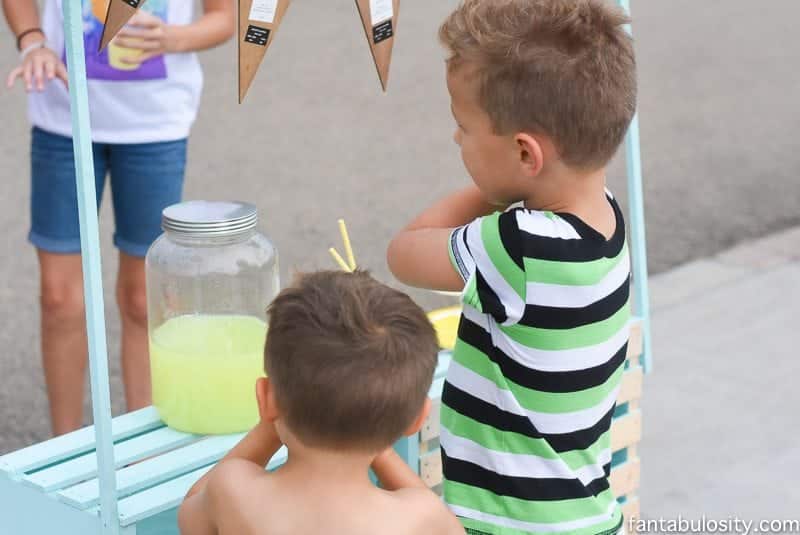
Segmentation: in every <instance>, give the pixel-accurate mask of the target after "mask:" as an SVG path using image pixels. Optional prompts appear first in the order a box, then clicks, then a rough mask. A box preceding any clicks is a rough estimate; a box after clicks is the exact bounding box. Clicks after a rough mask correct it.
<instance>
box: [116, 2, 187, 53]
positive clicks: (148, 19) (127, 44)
mask: <svg viewBox="0 0 800 535" xmlns="http://www.w3.org/2000/svg"><path fill="white" fill-rule="evenodd" d="M176 41H177V39H176V38H175V32H174V27H173V26H170V25H168V24H166V23H165V22H164V21H163V20H161V19H160V18H158V17H156V16H155V15H151V14H150V13H147V12H145V11H139V12H137V13H136V14H135V15H134V16H133V17H131V19H130V21H128V24H127V25H126V26H125V27H124V28H122V29H121V30H120V32H119V33H118V34H117V36H116V37H115V38H114V44H116V45H117V46H119V47H123V48H128V49H131V50H133V51H136V52H137V54H136V55H135V56H131V57H125V56H123V57H122V58H120V60H121V61H122V62H124V63H133V64H141V63H143V62H145V61H147V60H148V59H150V58H153V57H155V56H160V55H162V54H167V53H170V52H178V51H179V50H178V47H177V42H176Z"/></svg>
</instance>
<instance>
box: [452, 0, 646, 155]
mask: <svg viewBox="0 0 800 535" xmlns="http://www.w3.org/2000/svg"><path fill="white" fill-rule="evenodd" d="M628 22H629V21H628V18H627V16H626V15H625V13H624V12H623V11H622V10H621V9H620V8H617V7H612V6H610V5H608V4H607V3H605V2H603V1H602V0H463V1H462V3H461V4H460V6H459V7H458V8H457V9H456V10H455V12H453V13H452V14H451V15H450V16H449V17H448V19H447V20H446V21H445V23H444V24H443V25H442V27H441V29H440V31H439V36H440V39H441V41H442V43H443V44H444V45H445V47H446V48H447V49H449V51H450V53H451V56H450V58H449V60H448V63H449V66H450V69H451V72H452V71H455V70H458V69H460V67H461V66H464V65H466V66H468V67H469V68H470V69H472V71H474V74H475V75H476V76H477V82H478V88H477V89H478V99H479V102H480V105H481V107H482V108H483V109H484V111H486V112H487V113H488V115H489V117H490V119H491V120H492V124H493V127H494V130H495V133H497V134H500V135H507V134H512V133H516V132H530V133H538V134H542V135H545V136H547V137H549V138H550V139H551V140H552V141H553V142H554V143H555V145H556V148H557V149H558V151H559V154H560V156H561V158H562V159H563V160H564V162H565V163H567V164H568V165H571V166H573V167H577V168H600V167H602V166H604V165H606V164H607V163H608V162H609V160H611V158H612V157H613V156H614V154H615V153H616V151H617V149H618V148H619V146H620V144H621V143H622V141H623V139H624V137H625V134H626V132H627V130H628V126H629V125H630V122H631V120H632V118H633V116H634V114H635V111H636V60H635V56H634V51H633V42H632V40H631V38H630V36H629V35H628V33H627V32H626V30H625V24H627V23H628Z"/></svg>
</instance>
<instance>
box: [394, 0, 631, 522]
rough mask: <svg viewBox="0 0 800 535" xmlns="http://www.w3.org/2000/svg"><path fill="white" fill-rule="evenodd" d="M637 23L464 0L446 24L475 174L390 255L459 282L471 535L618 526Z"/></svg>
mask: <svg viewBox="0 0 800 535" xmlns="http://www.w3.org/2000/svg"><path fill="white" fill-rule="evenodd" d="M627 22H628V20H627V18H626V16H625V14H624V13H623V12H622V11H621V10H620V9H618V8H615V7H612V6H610V5H609V4H608V3H607V2H603V1H601V0H464V1H463V2H462V3H461V5H460V6H459V7H458V8H457V9H456V11H455V12H454V13H453V14H452V15H450V17H449V18H448V19H447V21H446V22H445V23H444V25H443V26H442V28H441V31H440V37H441V40H442V42H443V43H444V45H445V46H446V47H447V49H448V50H449V51H450V58H449V60H448V62H447V66H448V68H447V86H448V89H449V92H450V96H451V103H452V113H453V115H454V117H455V120H456V123H457V125H458V127H457V130H456V134H455V141H456V143H457V144H458V145H459V146H460V147H461V154H462V158H463V160H464V163H465V165H466V168H467V170H468V172H469V174H470V175H471V177H472V180H473V182H474V185H472V186H470V187H467V188H464V189H463V190H461V191H458V192H457V193H454V194H452V195H450V196H449V197H447V198H445V199H444V200H442V201H440V202H438V203H436V204H434V205H433V206H432V207H431V208H429V209H428V210H426V211H425V212H423V213H422V214H421V215H420V216H418V217H417V218H416V219H415V220H414V221H413V222H412V223H411V224H410V225H409V226H408V227H406V228H405V229H404V230H402V231H401V232H400V233H399V234H398V235H397V236H396V237H395V238H394V239H393V241H392V243H391V245H390V247H389V251H388V260H389V265H390V267H391V269H392V271H393V272H394V274H395V275H396V276H397V278H398V279H400V280H401V281H403V282H405V283H407V284H410V285H413V286H418V287H424V288H432V289H440V290H462V289H463V297H462V299H463V305H464V306H463V314H462V317H461V322H460V325H459V330H458V341H457V344H456V347H455V349H454V356H453V357H454V358H453V364H452V366H451V368H450V370H449V372H448V376H447V380H446V383H445V390H444V394H443V398H442V405H443V406H442V413H441V423H442V434H441V445H442V458H443V467H444V476H445V483H444V493H445V500H446V502H447V503H448V505H449V507H450V509H451V510H452V511H453V512H454V513H455V514H456V515H457V516H458V517H459V518H460V520H461V522H462V524H463V525H464V526H465V527H466V528H467V532H468V533H479V534H492V535H516V534H522V533H549V534H554V533H555V534H558V533H569V534H574V535H583V534H586V535H596V534H612V533H617V532H618V531H620V530H621V528H622V524H623V519H622V514H621V510H620V506H619V505H618V503H617V501H616V499H615V497H614V496H613V493H612V492H611V489H610V488H609V481H608V476H609V472H610V463H611V449H610V437H609V435H610V432H609V430H610V427H611V418H612V415H613V413H614V407H615V403H616V398H617V394H618V391H619V385H620V379H621V376H622V372H623V369H624V363H625V358H626V349H627V343H628V337H629V327H628V321H629V316H630V308H629V280H630V265H629V258H628V251H627V246H626V239H625V225H624V220H623V216H622V212H621V211H620V208H619V206H618V205H617V202H616V201H615V200H614V198H613V197H612V196H611V194H610V193H609V192H608V191H607V189H606V166H607V164H608V163H609V161H610V160H611V159H612V157H613V156H614V154H615V152H616V151H617V149H618V147H619V146H620V145H621V143H622V141H623V139H624V136H625V133H626V131H627V129H628V126H629V124H630V121H631V119H632V118H633V116H634V113H635V108H636V62H635V58H634V51H633V45H632V41H631V39H630V37H629V35H628V34H627V33H626V30H625V24H626V23H627ZM518 203H520V204H521V206H516V207H511V205H517V204H518ZM465 285H466V286H465Z"/></svg>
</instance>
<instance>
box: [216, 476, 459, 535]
mask: <svg viewBox="0 0 800 535" xmlns="http://www.w3.org/2000/svg"><path fill="white" fill-rule="evenodd" d="M219 468H220V469H219V470H218V471H217V472H216V473H215V474H214V479H213V482H211V483H210V485H209V488H213V489H214V491H213V492H212V494H211V497H210V499H211V500H212V501H213V502H214V503H213V504H210V505H211V507H213V508H214V514H215V517H216V519H217V522H218V524H217V525H218V526H219V531H218V533H219V535H227V534H235V535H298V534H316V533H320V534H322V533H326V534H338V533H341V534H347V535H360V534H364V535H373V534H375V533H382V534H387V535H418V534H420V533H426V534H443V535H444V534H447V535H449V534H463V533H464V531H463V528H461V526H460V524H459V523H458V522H457V521H456V520H455V518H454V517H453V516H452V514H450V513H449V512H448V511H447V509H446V507H445V506H444V504H443V503H442V502H441V501H440V500H439V499H438V498H437V497H436V496H435V495H434V494H433V493H431V492H430V491H428V490H425V489H417V488H410V489H401V490H398V491H394V492H390V491H387V490H383V489H379V488H377V487H375V486H374V485H373V484H372V483H371V482H370V481H369V480H368V479H366V478H365V479H364V481H362V482H361V483H360V484H353V483H347V484H343V485H339V484H337V478H336V476H335V475H332V474H331V475H327V476H326V475H325V474H319V477H317V478H313V480H311V481H309V480H307V479H305V478H303V479H300V478H298V477H295V476H296V475H297V474H296V473H282V472H283V470H282V469H278V470H277V471H275V472H273V473H269V472H264V471H263V470H262V469H260V468H259V467H258V466H256V465H254V464H252V463H247V462H244V461H227V462H226V463H225V464H224V466H220V467H219ZM286 472H289V471H286ZM217 504H219V505H222V507H215V506H216V505H217ZM232 504H235V507H233V506H232Z"/></svg>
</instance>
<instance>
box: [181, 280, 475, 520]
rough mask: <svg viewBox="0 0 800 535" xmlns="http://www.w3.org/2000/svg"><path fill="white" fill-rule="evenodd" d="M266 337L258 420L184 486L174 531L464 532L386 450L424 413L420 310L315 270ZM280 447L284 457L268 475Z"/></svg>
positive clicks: (432, 359)
mask: <svg viewBox="0 0 800 535" xmlns="http://www.w3.org/2000/svg"><path fill="white" fill-rule="evenodd" d="M268 332H269V334H268V336H267V343H266V348H265V351H264V353H265V359H264V360H265V369H266V372H267V374H268V378H265V379H260V380H259V381H258V383H257V386H256V394H257V398H258V406H259V410H260V414H261V422H260V423H259V424H258V425H257V426H256V427H255V428H254V429H253V430H252V431H251V432H250V433H249V434H248V435H247V436H246V437H245V438H244V439H243V440H242V442H241V443H239V445H237V446H236V447H235V448H234V449H233V450H232V451H231V452H230V453H229V454H228V456H227V457H226V458H225V459H223V460H222V461H221V462H220V464H219V465H217V466H216V467H215V468H214V469H212V470H211V472H210V473H209V474H208V475H207V476H205V477H204V478H203V479H201V480H200V481H198V483H197V484H196V485H195V486H194V487H193V488H192V489H191V490H190V491H189V493H188V494H187V496H186V499H185V501H184V503H183V505H182V506H181V508H180V511H179V522H180V528H181V533H183V534H184V535H201V534H202V535H206V534H220V535H224V534H233V535H311V534H316V533H320V534H321V533H325V534H347V535H374V534H375V533H381V534H390V535H394V534H397V535H419V534H426V535H428V534H430V535H456V534H463V533H464V530H463V528H462V527H461V526H460V525H459V522H458V521H457V520H456V518H455V517H454V516H453V515H452V514H451V513H450V512H449V511H448V510H447V508H446V507H445V505H444V504H443V503H442V502H441V500H440V499H439V498H438V497H437V496H436V495H435V494H434V493H433V492H431V491H430V490H428V489H427V488H426V487H425V484H424V483H423V482H422V480H421V479H420V478H419V477H418V476H417V475H416V474H415V473H414V472H412V471H411V469H410V468H408V466H406V465H405V464H404V462H403V461H402V459H400V457H399V456H398V455H397V454H396V453H394V450H392V448H391V446H392V444H393V443H394V442H395V441H396V440H397V439H399V438H400V437H401V436H402V435H403V434H406V435H411V434H414V433H416V432H417V431H419V429H420V428H421V426H422V424H423V422H424V420H425V418H426V417H427V415H428V412H429V410H430V400H429V399H428V397H427V396H428V390H429V389H430V386H431V382H432V380H433V373H434V369H435V367H436V361H437V355H438V345H437V341H436V335H435V333H434V330H433V327H432V326H431V324H430V323H429V322H428V319H427V317H426V316H425V313H424V312H423V311H422V310H421V309H420V308H419V307H418V306H417V305H416V304H414V302H413V301H412V300H411V299H410V298H409V297H408V296H407V295H405V294H403V293H401V292H399V291H397V290H393V289H391V288H389V287H387V286H385V285H383V284H380V283H379V282H377V281H375V280H374V279H373V278H371V277H370V276H369V275H367V274H366V273H364V272H356V273H353V274H348V273H340V272H320V273H313V274H309V275H305V276H303V277H301V278H300V279H299V280H298V281H297V282H296V283H295V284H294V286H292V287H290V288H288V289H286V290H284V291H283V292H281V294H280V295H278V297H277V298H276V299H275V301H274V302H273V303H272V304H271V305H270V307H269V331H268ZM281 444H285V445H286V448H287V450H288V460H287V461H286V463H285V464H284V465H283V466H281V467H280V468H278V469H277V470H276V471H274V472H272V473H270V472H266V471H265V470H264V467H265V466H266V464H267V463H268V461H269V460H270V459H271V458H272V456H273V455H274V454H275V453H276V452H277V451H278V449H279V447H280V446H281ZM370 465H371V466H372V469H373V471H374V472H375V474H376V475H377V476H378V479H379V480H380V482H381V485H382V487H383V488H382V489H381V488H377V487H376V486H375V485H373V483H372V482H371V481H370V479H369V473H368V471H369V470H368V469H369V468H370Z"/></svg>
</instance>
